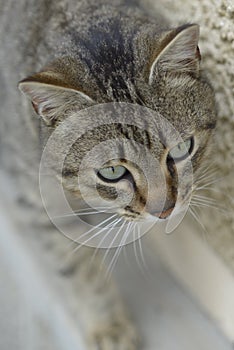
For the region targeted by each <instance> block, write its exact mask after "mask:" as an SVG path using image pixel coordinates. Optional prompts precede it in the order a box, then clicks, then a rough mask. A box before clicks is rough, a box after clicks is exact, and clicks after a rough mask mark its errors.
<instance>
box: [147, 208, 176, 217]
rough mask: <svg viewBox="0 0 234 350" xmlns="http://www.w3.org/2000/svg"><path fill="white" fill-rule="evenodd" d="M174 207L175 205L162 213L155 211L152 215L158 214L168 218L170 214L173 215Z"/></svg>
mask: <svg viewBox="0 0 234 350" xmlns="http://www.w3.org/2000/svg"><path fill="white" fill-rule="evenodd" d="M173 209H174V206H173V207H171V208H169V209H166V210H164V211H162V212H161V213H157V212H156V213H153V214H152V215H154V216H157V217H158V218H159V219H166V218H168V216H170V215H171V213H172V211H173Z"/></svg>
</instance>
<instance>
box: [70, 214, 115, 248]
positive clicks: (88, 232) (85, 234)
mask: <svg viewBox="0 0 234 350" xmlns="http://www.w3.org/2000/svg"><path fill="white" fill-rule="evenodd" d="M116 216H117V214H114V215H112V216H111V217H109V218H107V219H106V220H104V221H102V222H100V223H99V224H98V225H96V226H94V227H92V228H91V229H90V230H88V231H87V232H84V233H83V234H82V235H81V236H79V237H78V238H77V239H76V240H74V242H75V243H78V244H79V246H78V247H76V248H75V250H74V251H75V252H76V251H78V250H79V249H80V247H82V246H84V245H86V243H88V242H89V241H90V240H91V239H93V238H95V237H96V236H97V235H98V234H100V233H101V232H103V231H104V230H106V229H109V228H110V227H109V225H110V224H112V223H110V224H109V225H107V226H105V227H103V228H102V230H101V231H98V232H97V233H95V234H94V235H93V236H91V237H89V238H88V239H87V240H86V241H85V242H82V243H81V242H79V240H80V239H82V238H84V237H85V236H87V235H88V234H90V233H91V232H93V231H94V230H96V229H97V228H99V227H101V226H102V225H103V224H105V223H107V222H108V221H110V220H111V219H113V218H114V217H116Z"/></svg>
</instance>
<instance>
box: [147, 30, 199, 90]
mask: <svg viewBox="0 0 234 350" xmlns="http://www.w3.org/2000/svg"><path fill="white" fill-rule="evenodd" d="M198 39H199V26H198V25H197V24H186V25H183V26H181V27H178V28H176V29H173V30H171V31H169V32H168V33H166V35H165V37H164V38H163V39H162V41H161V44H160V46H159V47H158V48H157V50H156V52H155V53H154V55H153V57H152V63H151V66H150V72H149V84H150V85H151V84H152V83H153V82H154V79H155V76H156V75H157V72H158V71H163V72H174V73H185V74H192V75H193V76H195V77H198V76H199V70H200V60H201V56H200V51H199V48H198Z"/></svg>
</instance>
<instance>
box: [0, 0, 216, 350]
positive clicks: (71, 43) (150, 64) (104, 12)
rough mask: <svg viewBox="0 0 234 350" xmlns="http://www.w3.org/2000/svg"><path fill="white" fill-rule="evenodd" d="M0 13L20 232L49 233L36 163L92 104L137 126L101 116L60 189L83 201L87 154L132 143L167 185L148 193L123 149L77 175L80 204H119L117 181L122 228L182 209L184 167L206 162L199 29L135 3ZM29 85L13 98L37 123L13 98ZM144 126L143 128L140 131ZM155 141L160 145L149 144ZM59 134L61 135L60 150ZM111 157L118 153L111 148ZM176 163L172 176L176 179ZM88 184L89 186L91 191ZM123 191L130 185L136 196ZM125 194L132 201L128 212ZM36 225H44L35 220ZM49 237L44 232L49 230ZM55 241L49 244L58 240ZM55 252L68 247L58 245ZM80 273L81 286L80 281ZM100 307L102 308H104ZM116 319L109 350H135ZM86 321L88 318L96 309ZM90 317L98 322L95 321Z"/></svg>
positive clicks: (5, 153) (8, 150)
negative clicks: (175, 24) (168, 21)
mask: <svg viewBox="0 0 234 350" xmlns="http://www.w3.org/2000/svg"><path fill="white" fill-rule="evenodd" d="M1 7H2V9H1V13H2V14H1V18H0V23H1V28H0V33H1V43H2V44H1V45H2V48H3V49H1V53H0V59H1V61H0V62H1V71H0V79H1V84H2V85H4V86H5V90H2V89H1V95H0V101H1V109H2V112H1V130H0V136H1V139H0V144H1V167H2V168H3V170H4V172H5V174H7V180H8V181H9V182H10V184H11V187H12V184H13V183H14V185H15V189H14V190H13V191H12V193H13V198H14V201H15V203H16V204H15V207H16V208H17V206H18V207H19V206H21V207H22V208H23V213H24V214H23V216H22V217H23V220H22V221H26V225H27V222H28V225H29V222H30V221H33V222H35V221H37V222H40V221H41V222H46V223H47V222H49V221H48V219H47V218H46V216H45V213H43V212H42V211H41V202H40V199H39V197H38V185H37V181H38V165H39V161H40V156H41V153H42V151H43V149H44V146H45V144H46V141H47V140H48V137H49V136H50V135H52V134H53V131H54V129H55V128H56V127H60V129H61V128H62V125H63V122H64V121H65V120H69V118H70V116H76V114H77V115H78V114H79V111H82V110H84V109H85V108H87V107H90V108H91V109H92V108H94V110H95V106H97V105H98V106H99V105H100V104H103V103H113V102H114V103H117V104H118V103H125V104H131V105H134V106H137V107H136V120H137V119H138V118H140V119H139V123H138V124H137V125H138V126H136V125H134V126H132V125H130V124H131V123H134V122H135V120H131V122H130V119H129V123H126V120H127V119H126V118H127V117H128V116H127V113H128V110H125V112H124V113H125V114H126V115H124V116H121V117H124V118H125V125H124V126H123V127H122V126H121V127H120V124H121V123H119V119H118V123H116V124H114V123H109V125H108V123H106V120H105V118H104V115H101V114H102V113H100V114H99V115H98V116H97V120H98V123H99V125H98V126H97V127H95V128H93V129H92V130H91V131H90V133H87V135H86V136H85V135H83V136H82V137H80V138H79V140H75V142H74V147H72V148H71V149H69V152H68V155H67V157H66V159H65V163H64V169H63V171H62V174H59V175H61V176H60V177H62V178H63V179H62V180H63V184H64V186H65V188H66V189H68V190H72V192H75V194H76V195H77V194H78V195H79V196H80V192H81V190H80V187H79V186H78V185H77V172H78V171H79V170H80V168H81V166H80V164H81V162H82V161H83V158H85V156H86V154H87V153H89V152H90V151H91V150H92V148H93V147H94V146H96V145H98V144H99V143H101V142H103V141H105V140H109V139H110V140H119V139H121V142H122V140H123V139H124V140H125V141H126V140H130V143H131V141H132V140H134V141H135V142H136V143H138V144H140V145H141V146H143V147H144V148H145V149H147V151H148V150H149V151H150V156H152V158H154V159H155V160H156V161H157V164H156V166H159V165H158V164H160V166H161V168H162V169H163V170H162V173H163V175H164V177H165V179H166V180H165V183H164V186H163V185H162V184H161V183H157V181H158V182H159V181H160V180H159V177H158V175H155V176H153V177H152V179H151V180H150V181H152V183H150V184H148V183H144V178H143V177H142V174H141V172H140V171H138V169H137V167H135V164H134V162H135V163H136V165H138V166H139V167H140V165H142V166H143V164H144V162H143V161H142V162H143V163H141V164H140V163H139V162H140V160H139V159H140V157H139V154H140V153H141V150H140V149H137V148H136V147H135V146H134V147H135V149H134V147H133V146H132V145H130V146H129V145H128V146H126V145H125V144H121V147H122V148H121V152H122V153H121V156H119V157H117V156H115V155H116V154H117V153H118V152H117V151H119V150H116V152H114V153H113V154H111V155H110V156H109V160H111V161H113V159H114V161H115V163H113V162H112V163H108V164H107V165H103V164H102V167H100V168H99V169H96V168H95V172H94V169H90V166H89V167H87V169H86V168H84V174H85V176H84V183H82V185H83V186H84V189H83V193H84V191H85V193H87V197H94V187H95V190H96V188H97V190H98V195H99V196H100V200H109V201H112V200H115V199H116V197H118V193H117V186H118V185H119V183H120V182H121V181H119V182H118V181H116V180H119V179H120V180H124V181H123V182H121V186H122V187H121V188H120V190H121V191H122V192H121V191H120V192H119V198H118V200H119V202H115V205H116V203H117V207H118V208H117V210H116V213H117V214H118V215H120V216H121V217H123V218H125V219H126V220H137V219H139V218H140V219H144V220H145V219H147V218H148V217H149V216H156V217H159V218H160V219H165V218H167V217H170V214H171V212H172V211H173V209H174V208H175V206H176V204H177V202H181V203H182V202H183V200H184V199H185V198H187V197H189V196H190V195H191V192H192V190H193V185H191V186H189V185H188V182H186V176H187V174H188V167H187V166H186V164H185V165H183V164H184V163H185V162H184V161H185V159H189V164H190V165H191V164H192V168H193V171H194V175H195V178H196V176H197V177H198V175H196V174H200V169H201V167H202V165H203V164H202V163H203V162H204V160H205V159H206V155H207V150H208V144H209V140H210V136H211V135H212V130H213V128H214V126H215V119H216V117H215V109H214V98H213V92H212V89H211V88H210V86H209V84H208V83H207V82H206V79H204V78H203V74H201V72H200V67H199V64H200V53H199V50H198V48H197V40H198V27H197V26H196V25H185V26H181V27H179V28H177V29H173V30H169V29H167V28H168V27H167V26H166V25H164V24H162V23H163V21H162V19H161V17H160V18H159V19H158V20H156V19H155V17H154V16H152V17H150V16H149V15H148V14H147V13H148V12H149V11H148V10H147V9H143V8H140V7H139V6H138V5H137V4H135V3H134V2H129V3H128V4H126V2H124V1H114V4H113V3H111V4H109V2H108V1H104V0H100V1H98V4H97V3H96V1H93V0H89V1H75V0H61V1H50V2H47V1H33V0H32V1H31V2H30V4H29V3H28V2H27V1H21V2H17V3H15V2H13V1H9V2H7V3H4V4H2V5H1ZM16 14H17V15H16ZM36 72H39V73H36ZM27 76H30V77H29V78H26V79H25V80H23V81H22V82H21V83H20V85H19V87H20V89H21V90H22V91H23V92H24V93H25V94H26V95H27V96H28V97H29V98H30V99H31V101H32V102H33V107H34V110H35V112H36V113H37V114H38V115H39V116H40V117H38V116H37V115H36V114H35V112H34V111H33V109H32V107H31V104H30V103H28V101H26V99H24V98H23V97H22V96H20V94H19V92H18V91H17V89H16V85H17V83H18V81H20V80H21V79H23V78H25V77H27ZM138 106H139V108H141V107H142V108H146V109H147V110H148V109H150V110H153V111H155V112H156V114H157V115H160V116H162V117H163V118H165V120H166V121H167V122H168V123H169V124H170V125H171V126H172V127H173V128H175V130H176V131H177V132H178V134H179V135H181V137H182V139H181V140H180V141H178V139H177V136H176V140H177V143H175V142H172V140H168V137H169V138H170V137H171V135H166V132H165V133H164V134H163V129H161V130H156V129H157V128H159V127H158V125H159V123H158V121H157V117H156V119H155V120H150V117H149V116H148V117H147V118H148V119H147V123H146V124H147V127H145V124H144V122H145V120H144V117H143V119H142V115H141V111H142V110H139V109H138ZM147 110H146V112H145V113H146V115H147ZM3 111H4V113H3ZM99 112H100V110H99ZM134 113H135V111H134ZM134 113H133V114H134ZM90 114H92V113H91V112H90ZM130 114H131V113H130ZM81 117H82V116H81ZM81 117H80V118H81ZM118 117H120V116H118ZM94 118H95V116H94ZM129 118H130V117H129ZM87 120H88V118H87ZM97 120H95V122H97ZM142 120H143V122H142ZM95 122H94V124H95ZM141 123H143V124H141ZM85 125H86V124H85V121H84V120H78V126H77V125H76V127H77V130H78V131H79V130H80V129H82V130H83V129H85V127H84V126H85ZM139 125H141V126H142V125H143V128H142V129H141V127H140V126H139ZM86 126H87V125H86ZM164 126H165V125H164ZM144 127H145V129H144ZM155 127H156V129H154V128H155ZM138 128H139V129H138ZM156 131H157V133H158V135H157V136H159V137H154V135H155V133H156ZM65 134H66V133H65V132H64V131H63V129H62V135H63V137H64V140H65V139H66V137H65V136H64V135H65ZM162 134H163V135H162ZM182 140H183V141H185V142H187V149H186V152H185V153H182V154H181V150H182V152H183V146H181V141H182ZM170 142H171V144H170ZM61 145H62V147H61ZM61 145H60V144H59V147H57V148H56V147H55V148H54V157H55V159H58V158H59V157H62V156H63V153H64V152H65V151H64V149H63V147H64V146H63V141H62V140H61ZM72 146H73V145H72ZM178 146H179V147H178ZM114 147H117V148H118V145H117V146H116V145H115V146H113V149H114ZM109 148H112V146H111V147H109ZM113 149H112V150H113ZM127 152H129V154H127ZM188 153H189V154H188ZM123 154H125V155H126V154H127V155H126V159H123V158H124V157H123ZM107 157H108V151H107ZM138 158H139V159H138ZM146 158H147V157H146ZM172 158H173V161H172ZM129 159H132V161H129ZM133 160H134V162H133ZM149 163H150V162H148V163H147V162H146V168H147V171H148V173H152V167H150V165H149ZM176 163H178V164H179V165H178V167H179V170H178V169H177V170H175V164H176ZM181 163H182V165H181ZM89 165H90V164H89ZM151 165H152V164H151ZM91 168H93V167H92V166H91ZM110 168H111V169H112V172H113V173H111V174H110V170H109V169H110ZM103 169H104V170H103ZM154 169H156V168H154ZM143 170H145V169H143ZM190 170H191V169H190ZM116 172H117V175H116V174H115V173H116ZM118 172H120V175H118ZM178 174H179V175H178ZM81 175H82V174H81ZM113 176H114V177H113ZM178 176H181V177H182V178H183V179H184V178H185V180H184V181H182V185H181V188H182V190H181V191H179V189H178ZM149 178H150V175H149ZM113 180H114V181H113ZM126 180H127V181H126ZM146 180H148V178H147V176H146ZM4 181H5V180H4ZM92 181H96V182H95V186H94V184H93V182H92ZM127 182H130V183H132V187H131V188H130V187H129V184H127ZM146 182H147V181H146ZM148 185H149V187H150V189H151V190H150V191H149V190H148V187H147V186H148ZM96 186H97V187H96ZM162 189H163V190H162ZM35 193H37V195H35ZM95 193H96V192H95ZM126 193H129V194H131V201H129V202H128V205H126V201H128V198H126ZM39 202H40V203H39ZM17 203H21V204H17ZM181 203H180V205H182V204H183V203H182V204H181ZM28 204H29V205H28ZM29 208H30V209H29ZM29 210H30V216H31V218H33V219H31V220H30V219H29V220H28V221H27V220H26V219H25V218H26V216H27V215H25V214H26V213H27V211H29ZM16 211H17V210H16ZM20 215H22V212H21V211H20ZM41 217H43V218H44V219H43V220H41ZM49 226H50V225H49V224H48V230H50V231H51V230H53V229H52V227H50V228H49ZM31 227H32V226H31ZM35 230H36V229H35ZM37 230H38V228H37ZM39 230H40V226H39ZM54 231H56V230H55V229H54ZM58 235H59V234H58ZM53 237H54V236H53ZM53 239H54V240H56V238H55V237H54V238H53ZM60 240H61V238H60ZM61 242H62V243H61V244H63V240H61ZM91 254H92V252H91ZM86 261H87V260H86V259H85V260H84V262H83V263H84V264H85V263H86ZM79 263H80V261H79ZM95 264H96V263H95V261H94V266H96V265H95ZM78 270H79V269H78ZM77 274H78V278H79V272H78V273H77ZM81 278H84V280H85V283H86V284H87V283H90V288H93V286H92V281H89V282H88V280H87V278H86V277H84V276H83V275H82V277H81ZM86 288H89V286H88V285H87V286H86ZM94 289H95V288H94ZM94 293H95V292H94ZM106 293H107V294H108V287H107V292H106ZM111 293H112V292H111V291H110V295H111ZM105 297H106V296H104V298H105ZM78 298H79V296H78ZM100 298H101V297H100ZM114 298H115V297H114ZM107 299H108V298H107ZM101 302H102V303H104V304H105V300H103V299H102V300H101ZM116 305H118V302H117V301H116ZM120 308H121V307H120ZM97 309H98V308H97ZM117 309H118V307H117V308H116V307H115V308H114V311H113V310H111V308H110V310H106V311H105V312H106V313H107V317H106V324H105V327H107V328H108V326H110V329H111V327H112V323H113V324H115V325H116V324H117V325H118V327H119V328H118V327H117V331H116V332H117V336H116V334H115V336H114V337H113V338H114V339H113V340H110V343H108V344H111V346H112V345H113V346H115V347H113V349H115V348H116V349H123V350H124V349H126V350H130V349H135V345H134V344H135V337H134V336H132V333H131V332H129V337H128V336H126V337H125V338H124V339H123V338H121V332H122V331H123V327H124V325H125V322H126V319H125V316H124V314H123V313H122V311H121V317H119V313H118V310H117ZM116 310H117V311H116ZM89 312H90V314H92V312H93V313H96V312H97V310H89ZM96 317H97V314H95V316H94V317H93V319H95V318H96ZM115 317H116V318H117V319H118V320H117V321H116V320H115ZM91 319H92V316H91ZM107 320H109V321H107ZM108 322H109V323H110V324H108ZM91 323H92V322H91ZM118 329H119V330H118ZM93 334H95V330H94V333H93ZM98 336H99V337H100V334H99V335H98ZM101 337H102V335H101ZM103 337H108V331H107V333H106V331H105V332H104V333H103ZM110 338H111V337H110ZM92 341H93V344H95V341H97V340H96V338H95V337H93V340H92ZM101 344H102V342H101ZM103 344H105V342H103ZM94 346H95V345H94ZM102 346H103V347H102ZM109 348H110V347H109ZM109 348H108V349H109ZM100 349H106V348H105V345H101V347H100Z"/></svg>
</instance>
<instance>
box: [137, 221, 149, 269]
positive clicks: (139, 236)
mask: <svg viewBox="0 0 234 350" xmlns="http://www.w3.org/2000/svg"><path fill="white" fill-rule="evenodd" d="M137 231H138V237H137V238H138V245H139V250H140V256H141V261H142V263H143V267H144V269H145V270H147V271H148V266H147V264H146V261H145V257H144V253H143V248H142V243H141V231H140V227H139V226H138V225H137Z"/></svg>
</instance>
